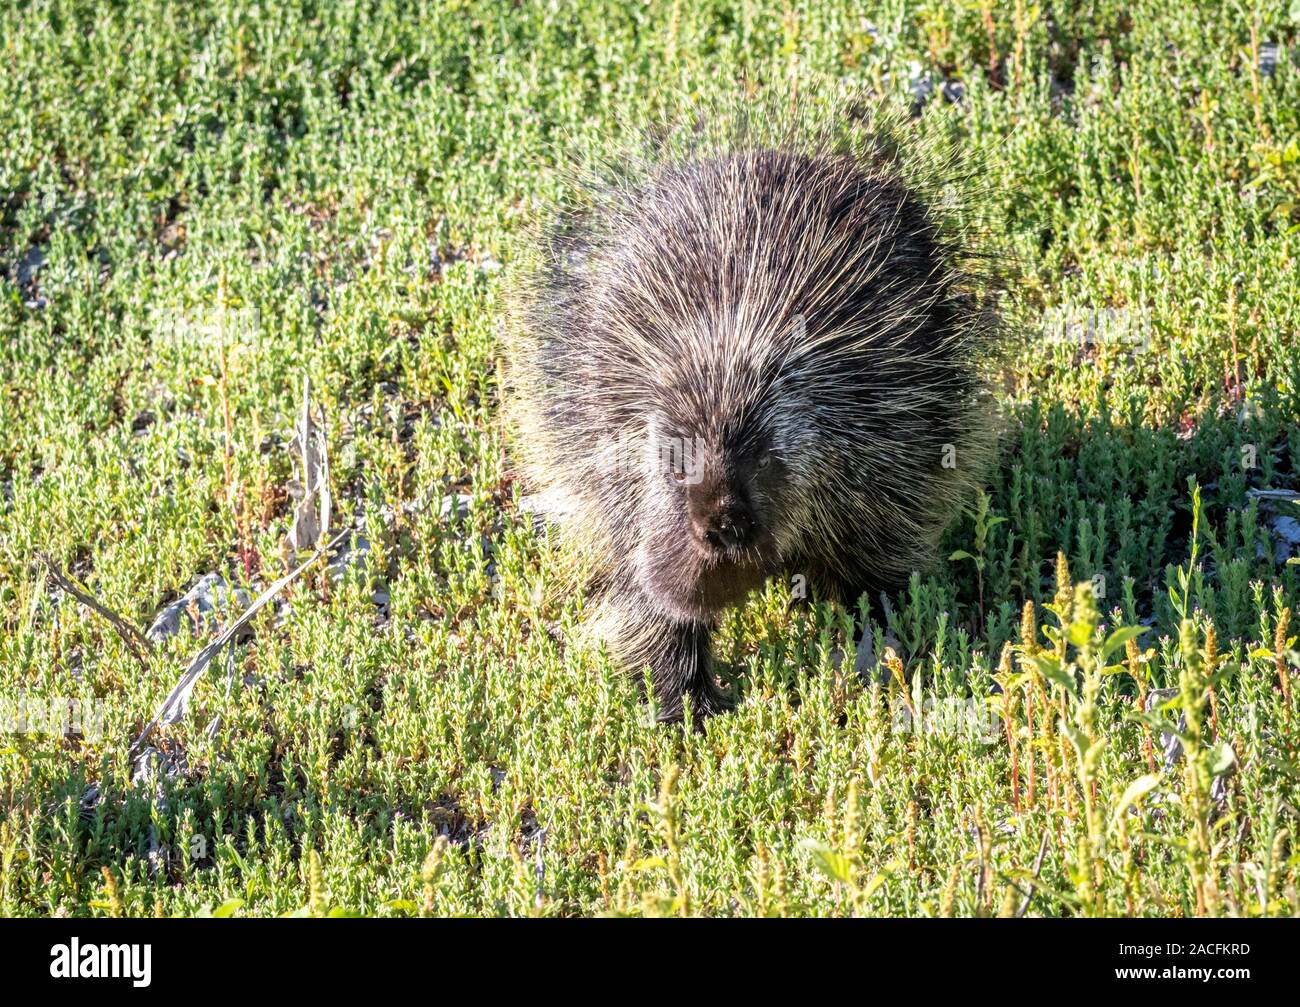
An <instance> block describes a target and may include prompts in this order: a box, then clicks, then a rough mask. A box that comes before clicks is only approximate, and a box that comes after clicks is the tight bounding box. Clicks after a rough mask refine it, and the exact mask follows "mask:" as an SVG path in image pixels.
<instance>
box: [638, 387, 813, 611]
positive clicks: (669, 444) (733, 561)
mask: <svg viewBox="0 0 1300 1007" xmlns="http://www.w3.org/2000/svg"><path fill="white" fill-rule="evenodd" d="M645 444H646V450H645V458H644V460H643V471H642V480H643V482H642V486H643V490H644V492H643V495H642V500H641V515H640V528H639V531H640V537H641V541H640V545H639V548H638V549H637V553H636V556H635V557H634V561H635V563H636V568H637V571H638V575H639V578H640V581H641V586H642V588H643V590H644V591H645V592H646V594H647V595H648V597H649V598H650V599H651V600H652V602H653V603H654V604H655V605H656V606H658V607H659V608H660V610H662V611H663V612H665V613H666V614H668V615H671V616H675V617H677V618H683V619H691V620H699V619H708V618H711V617H712V616H713V615H715V614H716V613H717V612H719V611H720V610H721V609H724V608H726V607H727V606H729V605H732V604H735V603H736V602H738V601H740V600H741V599H743V598H744V597H745V595H746V594H747V593H749V592H750V591H752V590H754V589H755V588H756V587H758V586H759V585H760V584H762V582H763V580H764V579H765V578H767V577H768V576H770V575H772V574H773V573H775V572H776V571H777V570H778V569H779V567H780V563H779V551H778V541H777V539H778V536H777V532H778V523H779V518H780V514H781V512H782V498H783V488H784V484H785V481H786V473H787V469H786V465H785V463H784V461H783V460H782V458H781V455H780V452H779V451H778V450H775V448H776V447H777V446H776V445H775V444H774V443H773V440H772V438H771V436H770V435H769V434H768V433H766V432H765V431H763V430H762V429H759V428H756V427H753V426H750V425H745V424H736V425H734V426H733V427H732V428H731V429H721V430H716V429H715V430H712V431H708V430H706V431H705V432H700V431H699V430H697V429H692V427H691V425H690V424H687V423H682V422H678V421H675V420H674V419H673V418H672V417H671V416H670V415H667V414H664V413H659V412H656V413H653V414H651V416H650V417H649V418H648V421H647V428H646V440H645Z"/></svg>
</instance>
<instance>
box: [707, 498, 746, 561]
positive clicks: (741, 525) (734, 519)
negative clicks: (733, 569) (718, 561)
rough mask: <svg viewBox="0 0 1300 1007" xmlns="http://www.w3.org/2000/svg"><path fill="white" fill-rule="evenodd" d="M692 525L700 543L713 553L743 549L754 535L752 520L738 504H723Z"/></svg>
mask: <svg viewBox="0 0 1300 1007" xmlns="http://www.w3.org/2000/svg"><path fill="white" fill-rule="evenodd" d="M692 524H693V525H694V528H695V533H696V535H697V536H698V537H699V539H700V541H701V542H702V543H703V544H704V545H705V546H707V547H708V548H709V549H712V550H713V551H714V552H727V551H729V550H732V549H740V548H743V547H744V546H746V545H748V544H749V540H750V538H751V537H752V536H753V533H754V519H753V517H751V516H750V513H749V511H748V510H746V509H745V507H744V506H743V505H741V504H739V503H732V502H728V503H726V504H723V505H722V506H720V507H718V508H716V509H715V510H713V511H712V512H711V513H710V514H709V515H708V516H707V517H705V518H704V519H703V520H696V521H693V522H692Z"/></svg>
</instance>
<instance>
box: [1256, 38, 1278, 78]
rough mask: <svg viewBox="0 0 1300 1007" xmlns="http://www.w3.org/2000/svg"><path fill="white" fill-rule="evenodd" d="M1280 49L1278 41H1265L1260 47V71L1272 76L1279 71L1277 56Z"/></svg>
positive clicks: (1266, 75)
mask: <svg viewBox="0 0 1300 1007" xmlns="http://www.w3.org/2000/svg"><path fill="white" fill-rule="evenodd" d="M1280 51H1281V50H1280V47H1279V46H1278V44H1277V43H1276V42H1265V43H1264V44H1263V45H1262V46H1260V47H1259V72H1260V73H1262V74H1263V75H1264V76H1265V77H1272V76H1273V75H1274V74H1275V73H1277V57H1278V55H1279V53H1280Z"/></svg>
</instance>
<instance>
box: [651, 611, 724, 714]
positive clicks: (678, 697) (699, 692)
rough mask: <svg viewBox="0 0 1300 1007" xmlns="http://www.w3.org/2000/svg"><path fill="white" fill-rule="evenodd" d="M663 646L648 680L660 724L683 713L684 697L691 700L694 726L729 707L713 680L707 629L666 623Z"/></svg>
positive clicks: (694, 624)
mask: <svg viewBox="0 0 1300 1007" xmlns="http://www.w3.org/2000/svg"><path fill="white" fill-rule="evenodd" d="M663 629H664V635H663V637H662V638H661V639H662V641H663V644H662V647H661V649H660V650H659V653H657V654H656V655H655V656H654V657H653V658H652V659H651V660H650V670H651V679H652V681H653V683H654V692H655V702H656V704H657V706H658V708H659V709H658V716H657V719H658V720H659V721H660V722H675V721H679V720H681V719H682V716H683V714H684V712H685V705H686V704H685V697H687V696H690V697H691V712H692V715H693V719H694V720H695V722H696V724H699V723H700V722H702V721H703V720H704V719H705V718H707V717H711V716H713V715H714V714H715V713H721V712H723V711H724V710H727V709H729V708H730V706H731V697H730V696H729V695H728V694H727V693H726V692H724V691H723V690H722V689H721V688H720V687H719V686H718V683H717V681H716V680H715V679H714V677H713V659H712V657H711V655H710V648H709V638H710V630H709V627H708V626H706V625H704V624H702V623H668V624H665V625H664V627H663Z"/></svg>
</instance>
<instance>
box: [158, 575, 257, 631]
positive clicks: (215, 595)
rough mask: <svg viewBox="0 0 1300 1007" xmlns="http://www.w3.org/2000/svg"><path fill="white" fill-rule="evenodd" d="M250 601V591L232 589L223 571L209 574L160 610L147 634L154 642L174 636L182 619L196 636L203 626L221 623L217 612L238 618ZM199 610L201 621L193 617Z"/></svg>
mask: <svg viewBox="0 0 1300 1007" xmlns="http://www.w3.org/2000/svg"><path fill="white" fill-rule="evenodd" d="M251 603H252V600H251V599H250V598H249V597H248V592H247V591H244V590H243V589H242V588H231V587H230V586H229V585H228V584H227V583H226V580H225V578H224V577H222V576H221V574H218V573H210V574H206V575H205V576H203V577H200V578H199V581H198V583H197V584H195V585H194V586H193V587H192V588H190V589H189V590H188V591H187V592H186V593H185V594H184V595H183V596H182V597H180V598H178V599H177V600H176V601H174V602H172V603H171V604H170V605H168V606H167V607H166V608H164V609H163V610H162V611H161V612H159V613H158V616H157V618H155V619H154V621H153V625H151V626H150V627H149V631H148V632H147V633H146V634H145V636H147V637H148V638H149V639H150V640H152V641H153V642H154V643H158V642H159V641H161V640H165V639H167V637H169V636H175V635H176V634H177V633H178V632H180V628H181V622H182V620H184V621H185V622H187V623H188V624H189V627H190V632H191V633H192V634H194V635H196V636H197V635H198V634H199V632H200V631H202V630H203V629H212V628H215V627H216V626H217V625H218V623H219V619H218V615H224V614H230V615H232V616H233V617H235V618H237V617H238V614H239V613H240V612H242V611H243V610H244V609H246V608H248V606H249V605H250V604H251ZM196 611H197V613H198V616H199V622H198V624H196V623H195V618H194V613H195V612H196Z"/></svg>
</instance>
